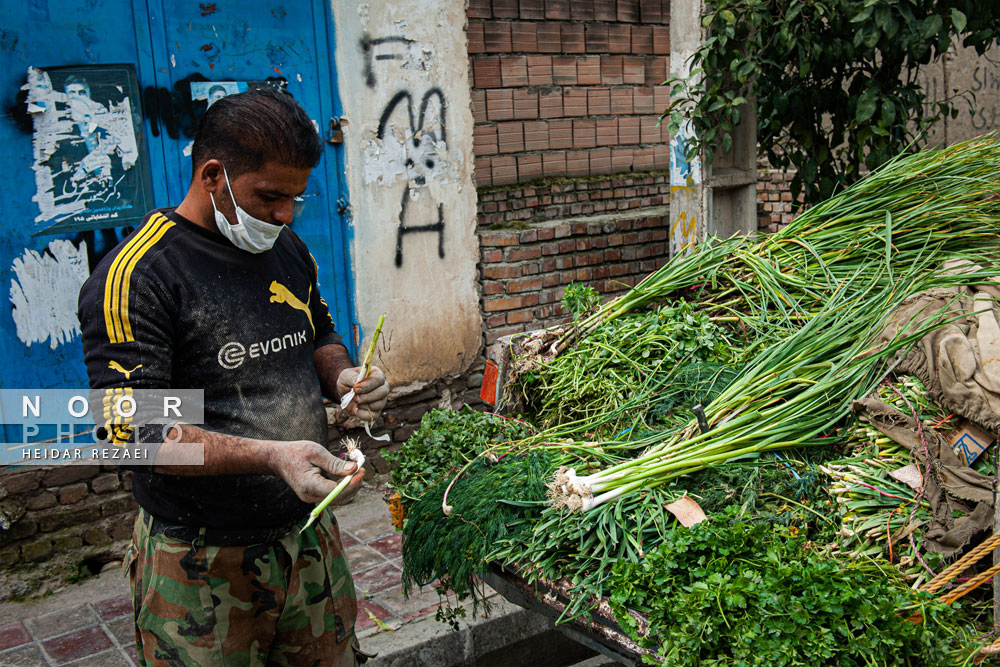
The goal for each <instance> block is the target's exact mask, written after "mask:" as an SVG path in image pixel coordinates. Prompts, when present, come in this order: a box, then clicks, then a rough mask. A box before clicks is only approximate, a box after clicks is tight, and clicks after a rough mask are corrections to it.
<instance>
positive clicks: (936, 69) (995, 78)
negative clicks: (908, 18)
mask: <svg viewBox="0 0 1000 667" xmlns="http://www.w3.org/2000/svg"><path fill="white" fill-rule="evenodd" d="M920 80H921V83H922V85H923V87H924V90H925V91H926V93H927V97H928V100H929V101H931V102H936V101H938V100H941V99H944V98H946V97H949V96H954V95H955V94H956V91H957V92H958V93H959V94H965V93H971V95H966V96H965V97H966V99H967V100H968V101H964V100H958V102H957V106H958V108H959V111H960V113H959V116H958V118H951V119H946V120H945V121H944V122H943V123H942V124H941V126H940V127H937V128H935V130H934V132H932V133H931V135H930V137H929V138H930V141H931V143H932V144H938V143H944V144H947V145H951V144H954V143H958V142H960V141H965V140H966V139H972V138H973V137H978V136H980V135H982V134H985V133H987V132H990V131H993V130H997V129H1000V48H994V49H992V50H991V51H989V52H987V53H986V54H984V55H982V56H980V55H978V54H977V53H976V51H975V49H965V48H954V49H953V50H952V51H951V52H950V53H948V54H947V55H946V56H945V57H944V58H943V59H942V60H941V62H938V63H935V64H934V65H931V66H929V67H926V68H924V70H923V71H922V72H921V77H920Z"/></svg>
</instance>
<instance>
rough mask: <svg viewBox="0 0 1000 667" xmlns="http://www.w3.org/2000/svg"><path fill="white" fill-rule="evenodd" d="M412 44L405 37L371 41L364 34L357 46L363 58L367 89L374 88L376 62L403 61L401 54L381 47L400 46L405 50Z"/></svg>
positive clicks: (396, 36)
mask: <svg viewBox="0 0 1000 667" xmlns="http://www.w3.org/2000/svg"><path fill="white" fill-rule="evenodd" d="M412 43H413V40H412V39H407V38H406V37H401V36H399V35H392V36H390V37H379V38H377V39H372V37H371V36H370V35H368V33H365V34H364V36H363V37H362V38H361V39H360V40H359V46H361V52H362V53H363V54H364V58H365V69H364V75H365V84H366V85H367V86H368V87H369V88H374V87H375V84H376V80H375V62H376V61H379V60H402V59H403V54H401V53H398V52H395V51H391V50H389V49H386V48H382V47H393V46H398V45H400V44H402V45H403V46H404V48H405V47H408V46H409V45H410V44H412ZM386 51H388V52H386Z"/></svg>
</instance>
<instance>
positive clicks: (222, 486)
mask: <svg viewBox="0 0 1000 667" xmlns="http://www.w3.org/2000/svg"><path fill="white" fill-rule="evenodd" d="M321 150H322V149H321V144H320V141H319V137H318V136H317V134H316V130H315V129H314V127H313V124H312V122H311V120H310V119H309V117H308V116H307V115H306V114H305V112H304V111H303V110H302V108H301V107H300V106H299V105H298V104H297V103H296V102H295V101H294V100H293V99H292V98H291V97H290V96H289V95H287V94H285V93H283V92H279V91H275V90H272V89H261V90H254V91H251V92H247V93H243V94H239V95H231V96H228V97H225V98H223V99H221V100H219V101H218V102H216V103H215V104H213V105H212V107H211V108H210V109H208V111H207V112H206V113H205V116H204V117H203V119H202V121H201V124H200V126H199V128H198V131H197V134H196V136H195V140H194V146H193V151H192V159H193V163H194V176H193V178H192V181H191V185H190V188H189V190H188V193H187V195H186V196H185V198H184V201H183V202H181V204H180V205H179V206H177V208H176V209H162V210H159V211H153V212H152V213H150V214H149V215H148V216H147V218H146V220H145V222H144V224H143V225H142V226H141V227H140V228H139V229H137V230H136V231H135V232H134V233H133V234H131V235H129V236H128V237H126V238H125V239H124V240H123V241H122V243H121V244H120V245H119V246H118V247H117V248H116V249H115V250H114V251H112V252H111V253H110V254H109V255H108V256H107V257H105V258H104V260H103V261H102V262H101V263H100V264H99V265H98V266H97V268H96V269H95V270H94V271H93V273H92V275H91V276H90V278H89V279H88V280H87V282H86V284H84V286H83V288H82V289H81V292H80V303H79V307H80V322H81V326H82V331H83V343H84V355H85V360H86V363H87V372H88V374H89V376H90V382H91V386H92V388H94V389H104V390H106V391H107V393H108V395H109V396H114V395H115V393H116V392H118V393H121V392H123V391H126V392H127V391H128V389H125V390H123V389H122V387H127V388H135V389H143V388H161V389H162V388H177V389H190V388H194V389H203V390H204V392H205V423H204V427H203V428H201V427H196V426H192V425H189V424H176V425H173V426H171V427H170V428H168V429H166V434H165V435H164V437H163V444H162V445H161V446H160V449H159V452H160V454H167V453H173V454H176V453H177V452H178V451H183V448H185V447H188V448H190V447H191V445H184V444H182V443H202V444H203V445H204V457H205V460H204V465H201V466H185V465H169V466H166V465H156V466H155V467H153V468H152V469H150V468H148V467H146V468H139V469H137V470H136V473H135V477H134V479H133V482H132V488H133V493H134V494H135V497H136V499H137V500H138V502H139V505H140V507H141V509H140V513H139V517H138V518H137V520H136V524H135V530H134V532H133V538H132V544H131V545H130V548H129V550H128V553H127V555H126V560H125V567H126V568H127V570H128V575H129V579H130V584H131V588H132V596H133V605H134V610H135V621H136V648H137V652H138V654H139V658H140V662H141V663H142V664H144V665H197V666H199V667H200V666H202V665H222V664H225V665H265V664H266V665H271V664H273V665H337V666H339V665H354V664H355V661H356V659H357V658H356V655H355V651H356V650H357V648H356V647H357V644H356V640H355V637H354V620H355V617H356V615H357V603H356V599H355V593H354V585H353V582H352V579H351V575H350V572H349V571H348V568H347V564H346V561H345V559H344V557H343V553H342V545H341V539H340V533H339V530H338V528H337V523H336V519H335V518H334V517H333V514H332V512H330V511H327V512H324V514H323V516H322V518H321V519H320V520H319V521H317V522H316V524H314V525H313V526H312V527H310V528H308V529H307V530H305V531H302V532H301V533H300V529H301V527H302V526H303V525H304V523H305V521H306V518H307V516H308V513H309V511H310V510H311V509H312V507H313V505H314V504H315V503H317V502H319V501H320V500H322V499H323V498H324V497H326V495H327V494H328V493H329V492H330V491H331V490H333V488H334V487H335V486H336V485H337V482H338V481H340V480H341V479H343V478H344V477H346V476H348V475H350V476H351V480H350V484H349V485H348V487H347V489H346V491H345V492H344V493H342V494H341V495H340V496H339V498H338V500H337V503H338V504H341V503H343V502H346V501H347V500H349V499H350V498H351V497H352V496H353V495H354V494H355V493H356V492H357V490H358V488H359V487H360V485H361V481H362V478H363V477H364V472H365V471H364V469H363V468H362V469H360V470H356V467H357V466H356V465H355V464H354V463H353V462H347V461H343V460H341V459H338V458H336V457H334V456H332V455H331V454H330V453H329V452H328V451H327V450H326V448H325V447H323V446H322V444H320V443H323V442H325V440H326V429H327V426H326V415H325V410H324V408H323V403H322V394H325V395H326V396H328V397H330V398H331V399H339V398H340V397H341V396H343V395H344V394H346V393H347V392H348V391H349V390H350V389H352V388H353V389H354V391H355V394H356V398H355V399H354V401H353V402H352V404H351V406H350V407H349V408H348V411H350V412H352V413H355V414H357V416H358V417H359V418H361V419H362V420H371V419H373V418H374V417H376V416H377V415H378V413H379V412H380V411H381V409H382V408H383V407H384V406H385V401H386V396H387V395H388V393H389V387H388V385H387V384H386V381H385V376H384V374H383V373H382V371H381V370H379V369H377V368H373V369H372V372H371V374H370V376H369V377H368V378H361V377H360V369H359V368H356V367H355V364H354V363H353V362H352V361H351V359H350V357H349V356H348V353H347V350H346V349H345V348H344V346H343V344H342V343H341V339H340V338H339V337H338V336H337V334H336V333H335V332H334V327H333V320H332V318H331V317H330V314H329V312H328V310H327V306H326V303H325V302H324V301H323V299H322V298H320V295H319V291H318V282H317V267H316V264H315V262H314V261H313V260H312V258H311V256H310V254H309V252H308V250H307V249H306V247H305V245H304V244H303V243H302V241H301V240H300V239H299V238H298V237H297V236H296V235H295V234H294V233H293V232H292V230H291V229H288V228H286V227H285V226H286V225H288V224H289V223H291V221H292V215H293V206H294V203H295V200H296V198H297V197H298V196H299V195H301V194H302V192H303V191H304V190H305V188H306V180H307V178H308V176H309V173H310V171H311V169H312V168H313V167H315V165H316V164H317V163H318V161H319V159H320V157H321ZM130 436H133V437H134V434H133V433H132V432H131V428H130V427H128V426H125V427H115V426H112V427H111V438H112V439H113V440H114V441H116V442H124V441H126V440H127V439H128V438H129V437H130ZM187 451H190V449H188V450H187ZM160 460H165V459H163V458H161V459H160Z"/></svg>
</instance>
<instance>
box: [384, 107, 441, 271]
mask: <svg viewBox="0 0 1000 667" xmlns="http://www.w3.org/2000/svg"><path fill="white" fill-rule="evenodd" d="M446 107H447V101H446V99H445V95H444V92H443V91H442V90H441V89H440V88H437V87H434V88H431V89H429V90H428V91H426V92H425V93H424V94H423V96H422V97H421V99H420V106H419V108H415V105H414V96H413V94H412V93H410V92H409V91H406V90H401V91H399V92H397V93H396V94H395V95H393V96H392V98H391V99H390V100H389V102H388V103H387V104H386V105H385V108H384V109H383V110H382V115H381V116H380V117H379V122H378V130H377V131H376V136H377V138H378V139H384V138H385V136H386V133H387V132H392V130H393V129H394V128H397V129H400V130H402V131H403V132H402V133H403V134H404V135H405V136H406V139H405V140H404V142H403V150H404V151H405V154H406V160H405V165H406V186H405V188H404V189H403V197H402V203H401V205H400V211H399V227H397V230H396V266H397V267H402V266H403V239H404V237H405V236H407V235H408V234H418V233H436V234H437V235H438V257H439V258H441V259H444V257H445V253H444V232H445V222H444V204H442V203H438V205H437V220H436V221H432V222H424V223H418V224H414V223H413V220H412V218H413V214H412V213H411V211H410V199H411V196H412V195H411V187H422V186H425V185H427V183H428V182H430V180H431V179H432V178H433V176H434V174H435V171H436V170H437V169H438V167H439V163H440V157H439V156H438V154H437V151H438V150H440V149H441V148H444V147H447V142H448V133H447V128H446V126H445V108H446ZM399 109H405V110H406V114H405V116H403V114H402V113H401V112H399V113H397V111H398V110H399ZM411 184H412V185H411Z"/></svg>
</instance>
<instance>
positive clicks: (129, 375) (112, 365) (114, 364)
mask: <svg viewBox="0 0 1000 667" xmlns="http://www.w3.org/2000/svg"><path fill="white" fill-rule="evenodd" d="M108 368H110V369H111V370H115V371H118V372H119V373H121V374H122V375H124V376H125V379H126V380H131V379H132V373H135V372H136V371H137V370H139V369H140V368H142V364H139V365H138V366H136V367H135V368H133V369H132V370H130V371H127V370H125V369H124V368H122V365H121V364H119V363H118V362H117V361H114V360H112V361H110V362H108Z"/></svg>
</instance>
